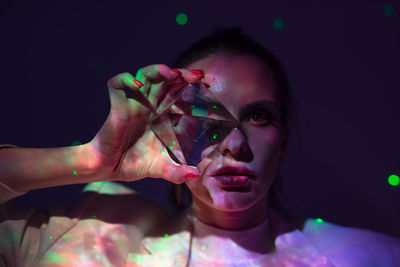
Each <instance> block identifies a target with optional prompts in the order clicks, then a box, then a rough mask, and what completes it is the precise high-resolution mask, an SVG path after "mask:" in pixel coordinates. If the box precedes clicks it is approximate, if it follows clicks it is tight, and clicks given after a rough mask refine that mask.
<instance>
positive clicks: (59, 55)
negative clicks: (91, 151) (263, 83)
mask: <svg viewBox="0 0 400 267" xmlns="http://www.w3.org/2000/svg"><path fill="white" fill-rule="evenodd" d="M299 2H301V4H299ZM0 6H1V9H0V33H1V42H0V81H1V94H0V103H1V105H0V116H1V117H0V118H1V121H2V125H1V131H0V143H3V144H7V143H9V144H14V145H17V146H20V147H61V146H69V145H71V143H72V142H73V141H75V140H79V141H80V142H82V143H85V142H88V141H90V140H91V139H92V138H93V137H94V135H95V134H96V132H97V130H98V129H99V128H100V127H101V125H102V123H103V122H104V120H105V119H106V116H107V114H108V110H109V99H108V93H107V89H106V81H107V80H108V79H109V78H111V77H112V76H114V75H115V74H118V73H120V72H125V71H128V72H131V73H136V71H137V69H138V68H140V67H143V66H146V65H150V64H155V63H164V64H167V65H168V64H170V63H171V62H172V61H173V59H174V57H175V56H176V55H177V54H178V53H179V52H180V51H182V50H183V49H185V48H187V47H188V46H189V45H190V44H191V43H192V42H194V41H196V40H197V39H199V38H200V37H202V36H204V35H206V34H209V33H211V32H212V31H213V30H214V28H215V26H241V27H242V28H243V29H244V31H245V33H247V34H249V35H250V36H252V37H253V38H255V39H256V40H257V41H259V42H260V43H261V44H262V45H264V46H266V47H267V48H269V49H270V50H271V51H272V52H273V53H275V54H276V56H277V58H278V59H279V60H280V61H281V62H282V65H283V66H284V68H285V70H286V71H287V73H288V76H289V79H290V81H291V87H292V88H293V90H294V92H295V96H296V98H297V100H296V110H295V115H296V121H297V126H296V127H295V128H294V129H293V131H292V135H291V139H290V142H289V151H288V154H287V158H286V161H285V162H284V165H283V167H282V174H283V177H284V179H285V184H284V190H285V195H284V202H285V203H286V206H287V207H288V209H289V210H290V211H291V212H292V213H293V214H295V215H298V216H307V217H321V218H323V219H325V220H328V221H331V222H334V223H337V224H341V225H346V226H355V227H362V228H367V229H371V230H375V231H380V232H383V233H387V234H391V235H395V236H399V237H400V208H399V206H400V187H399V186H397V187H394V186H390V185H389V184H388V182H387V178H388V176H389V175H390V174H397V175H400V155H399V152H400V140H399V136H400V123H399V114H400V112H399V99H400V93H399V91H400V87H399V76H400V75H399V74H400V71H399V62H400V52H399V48H400V27H399V26H400V18H399V16H400V4H399V2H398V1H394V0H387V1H373V0H371V1H361V0H357V1H346V3H343V4H340V3H339V2H338V1H297V0H293V1H281V0H280V1H277V0H271V1H158V2H157V1H102V0H81V1H10V0H2V1H1V4H0ZM180 12H183V13H185V14H187V16H188V23H187V24H186V25H183V26H180V25H178V24H177V22H176V20H175V17H176V15H177V14H178V13H180ZM276 19H282V20H283V22H284V25H283V28H279V27H278V28H277V27H276V24H274V21H276ZM130 186H132V187H133V188H135V189H136V190H138V191H140V192H142V193H144V194H146V195H147V196H149V197H150V198H152V199H154V200H156V201H158V202H160V203H164V204H165V201H166V192H167V191H168V190H169V188H170V184H168V183H167V182H164V181H162V180H161V179H152V180H151V181H150V180H149V179H145V180H142V181H139V182H136V183H131V184H130ZM82 188H83V185H72V186H64V187H58V188H52V189H43V190H37V191H35V192H30V193H28V194H26V195H24V196H22V197H20V198H18V199H16V200H13V203H14V204H15V205H17V206H19V207H21V208H28V207H31V206H38V207H42V208H45V207H47V206H48V205H49V204H54V203H70V202H71V201H73V200H74V199H76V198H77V197H78V196H79V194H80V191H81V189H82Z"/></svg>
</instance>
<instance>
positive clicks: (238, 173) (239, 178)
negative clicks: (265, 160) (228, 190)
mask: <svg viewBox="0 0 400 267" xmlns="http://www.w3.org/2000/svg"><path fill="white" fill-rule="evenodd" d="M212 176H213V178H214V179H215V180H216V181H217V182H218V184H219V185H220V186H221V187H248V186H249V185H250V181H251V180H254V179H255V174H254V172H253V171H251V170H250V169H248V168H246V167H243V166H224V167H221V168H219V169H218V170H216V171H215V172H214V173H213V174H212Z"/></svg>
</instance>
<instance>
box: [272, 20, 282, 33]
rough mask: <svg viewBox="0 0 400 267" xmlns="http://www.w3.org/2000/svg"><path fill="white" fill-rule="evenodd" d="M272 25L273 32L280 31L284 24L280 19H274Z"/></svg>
mask: <svg viewBox="0 0 400 267" xmlns="http://www.w3.org/2000/svg"><path fill="white" fill-rule="evenodd" d="M272 25H273V27H274V29H275V30H282V29H283V27H284V26H285V22H284V21H283V19H281V18H276V19H274V22H273V23H272Z"/></svg>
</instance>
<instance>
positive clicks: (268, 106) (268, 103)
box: [239, 100, 278, 119]
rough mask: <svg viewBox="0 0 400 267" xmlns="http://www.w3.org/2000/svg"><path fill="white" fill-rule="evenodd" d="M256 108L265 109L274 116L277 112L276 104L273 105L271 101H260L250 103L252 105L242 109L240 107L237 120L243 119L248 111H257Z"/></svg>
mask: <svg viewBox="0 0 400 267" xmlns="http://www.w3.org/2000/svg"><path fill="white" fill-rule="evenodd" d="M258 108H263V109H267V110H269V111H270V112H272V113H273V114H275V115H276V114H277V112H278V104H277V103H275V102H273V101H269V100H261V101H256V102H252V103H250V104H247V105H245V106H244V107H242V108H241V109H240V112H239V118H240V119H243V118H244V117H245V116H246V115H247V114H248V113H249V112H250V111H252V110H254V109H258Z"/></svg>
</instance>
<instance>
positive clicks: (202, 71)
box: [192, 69, 204, 73]
mask: <svg viewBox="0 0 400 267" xmlns="http://www.w3.org/2000/svg"><path fill="white" fill-rule="evenodd" d="M192 72H201V73H204V70H200V69H198V70H192Z"/></svg>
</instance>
